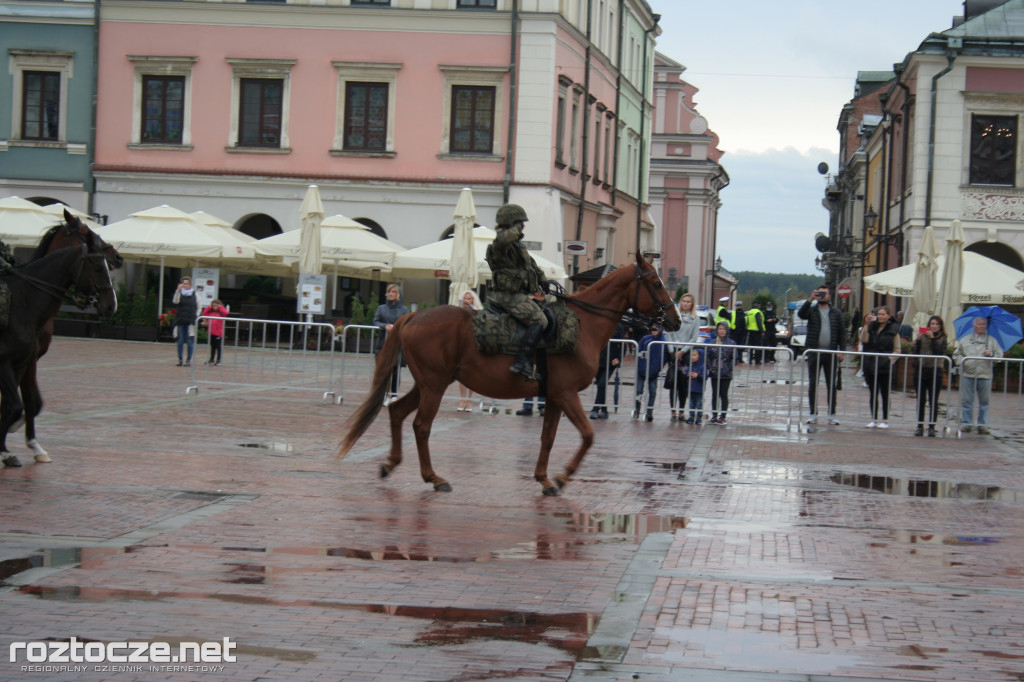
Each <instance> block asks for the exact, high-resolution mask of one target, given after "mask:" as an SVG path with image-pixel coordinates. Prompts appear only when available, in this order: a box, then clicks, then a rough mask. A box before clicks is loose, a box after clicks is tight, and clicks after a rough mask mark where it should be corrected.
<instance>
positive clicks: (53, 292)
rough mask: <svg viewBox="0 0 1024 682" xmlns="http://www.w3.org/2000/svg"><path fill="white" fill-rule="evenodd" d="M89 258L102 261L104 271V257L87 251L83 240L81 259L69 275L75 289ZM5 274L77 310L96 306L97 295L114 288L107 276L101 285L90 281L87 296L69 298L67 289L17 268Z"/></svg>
mask: <svg viewBox="0 0 1024 682" xmlns="http://www.w3.org/2000/svg"><path fill="white" fill-rule="evenodd" d="M91 258H99V259H102V260H103V268H104V270H106V268H107V263H106V256H104V255H103V254H102V253H96V252H92V251H89V246H88V245H87V244H86V243H85V241H84V240H82V257H81V258H79V259H78V263H77V264H76V267H75V270H74V272H73V273H72V275H71V279H72V283H73V284H74V285H75V286H76V287H77V286H78V281H79V279H80V278H81V276H82V269H83V268H85V264H86V263H87V262H88V260H89V259H91ZM7 272H9V273H11V274H12V275H14V276H16V277H18V278H19V279H21V280H23V281H25V282H28V283H29V284H31V285H32V286H33V287H35V288H36V289H39V290H40V291H42V292H43V293H44V294H48V295H50V296H53V297H54V298H56V299H60V300H62V301H64V302H65V303H70V304H72V305H74V306H76V307H77V308H78V309H79V310H85V309H86V308H88V307H90V306H94V305H96V303H97V302H98V301H99V295H100V293H102V292H103V291H107V290H109V291H111V292H112V291H113V290H114V287H113V286H112V285H111V283H110V277H109V276H108V277H107V281H106V282H105V283H103V284H96V283H95V282H92V281H90V282H89V284H90V285H91V287H92V289H93V292H92V293H91V294H89V295H88V296H71V295H69V294H68V292H67V289H62V288H61V287H59V286H57V285H56V284H52V283H50V282H47V281H46V280H43V279H39V278H38V277H34V276H32V275H26V274H25V273H24V272H21V271H20V270H18V269H17V268H9V269H8V270H7Z"/></svg>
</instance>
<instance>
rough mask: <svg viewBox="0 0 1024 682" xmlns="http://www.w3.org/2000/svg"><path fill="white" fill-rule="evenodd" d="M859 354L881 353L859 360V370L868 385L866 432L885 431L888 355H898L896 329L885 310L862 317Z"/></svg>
mask: <svg viewBox="0 0 1024 682" xmlns="http://www.w3.org/2000/svg"><path fill="white" fill-rule="evenodd" d="M860 345H861V350H863V351H864V352H865V353H885V355H865V356H863V360H862V364H861V368H862V369H863V370H864V381H866V382H867V384H868V404H869V405H870V407H871V422H870V423H869V424H868V425H867V427H868V428H869V429H874V428H879V429H887V428H889V424H887V423H886V422H888V420H889V381H890V376H889V374H890V372H891V368H892V361H891V360H890V359H889V356H890V355H898V354H899V352H900V325H899V323H898V322H896V320H895V319H894V318H893V316H892V313H891V312H890V311H889V309H888V308H886V307H885V306H881V307H879V308H876V309H875V314H874V315H865V316H864V326H863V327H861V328H860ZM879 400H881V403H882V420H881V421H877V420H878V403H879Z"/></svg>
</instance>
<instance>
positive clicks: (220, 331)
mask: <svg viewBox="0 0 1024 682" xmlns="http://www.w3.org/2000/svg"><path fill="white" fill-rule="evenodd" d="M202 315H203V317H210V318H217V319H210V320H203V324H204V325H205V326H206V330H207V331H208V332H209V333H210V359H209V360H208V361H207V363H206V364H208V365H219V364H220V360H221V349H222V345H223V341H224V318H225V317H227V316H228V309H227V308H225V307H224V304H223V303H221V300H220V299H219V298H215V299H213V300H212V301H210V305H208V306H206V307H205V308H203V312H202Z"/></svg>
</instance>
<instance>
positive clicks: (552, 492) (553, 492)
mask: <svg viewBox="0 0 1024 682" xmlns="http://www.w3.org/2000/svg"><path fill="white" fill-rule="evenodd" d="M544 494H545V495H547V496H548V497H558V488H556V487H555V486H551V487H550V488H544Z"/></svg>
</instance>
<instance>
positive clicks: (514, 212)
mask: <svg viewBox="0 0 1024 682" xmlns="http://www.w3.org/2000/svg"><path fill="white" fill-rule="evenodd" d="M520 220H521V221H523V222H526V221H527V220H529V218H527V217H526V210H525V209H524V208H523V207H522V206H520V205H519V204H505V205H504V206H502V207H501V208H499V209H498V215H496V216H495V218H494V222H495V224H496V225H506V226H507V225H515V224H516V223H517V222H519V221H520Z"/></svg>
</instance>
